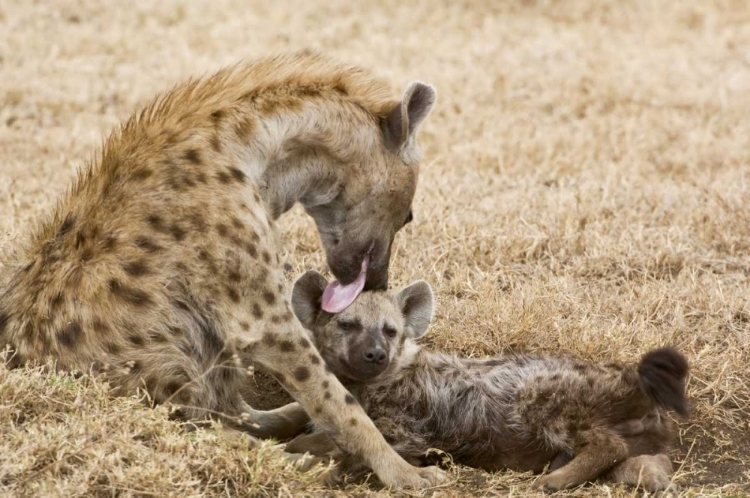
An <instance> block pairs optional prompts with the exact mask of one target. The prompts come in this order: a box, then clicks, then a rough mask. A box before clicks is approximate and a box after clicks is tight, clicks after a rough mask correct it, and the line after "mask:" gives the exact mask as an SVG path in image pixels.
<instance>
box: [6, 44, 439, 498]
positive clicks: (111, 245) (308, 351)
mask: <svg viewBox="0 0 750 498" xmlns="http://www.w3.org/2000/svg"><path fill="white" fill-rule="evenodd" d="M415 89H416V91H417V94H418V95H421V96H422V102H421V103H422V105H421V106H420V107H419V110H420V111H421V112H423V113H424V112H427V111H429V107H430V106H431V105H432V102H433V101H434V92H433V91H432V90H431V88H430V87H427V86H425V85H421V84H414V85H412V86H411V87H410V92H411V93H413V92H414V90H415ZM409 104H410V105H409V106H407V107H405V108H408V110H409V112H410V113H411V115H410V116H406V117H404V119H406V121H407V122H409V123H410V126H411V128H410V133H409V146H408V147H407V149H409V152H408V153H406V154H403V153H402V152H401V150H400V149H397V148H394V147H393V146H392V144H391V141H392V140H391V138H390V137H389V135H388V131H387V130H388V120H389V119H391V118H390V117H389V113H391V112H392V110H393V109H395V108H396V107H399V108H401V107H403V103H402V102H399V101H398V100H393V99H390V98H389V93H388V91H387V87H386V86H385V85H384V84H382V83H380V82H378V81H377V80H375V79H373V78H372V76H370V75H369V74H368V73H367V72H365V71H363V70H361V69H358V68H355V67H350V66H344V65H341V64H338V63H336V62H333V61H331V60H329V59H326V58H324V57H322V56H319V55H316V54H313V53H309V52H303V53H297V54H292V55H285V56H279V57H272V58H267V59H261V60H258V61H254V62H251V63H244V64H240V65H237V66H235V67H233V68H229V69H225V70H222V71H219V72H218V73H217V74H215V75H213V76H209V77H206V78H202V79H197V80H194V81H190V82H187V83H185V84H182V85H180V86H178V87H177V88H175V89H173V90H172V91H170V92H168V93H166V94H165V95H163V96H161V97H159V98H157V99H155V100H154V102H153V103H151V104H150V105H148V106H146V107H145V109H144V110H142V111H141V112H140V113H138V114H137V115H135V116H134V117H132V118H131V119H130V120H129V121H127V122H126V123H125V124H124V125H123V126H122V127H121V128H120V129H119V130H117V131H116V132H115V133H113V134H112V136H111V137H109V139H108V140H107V141H106V143H105V144H104V147H103V151H102V152H101V154H100V156H99V157H97V158H96V160H94V161H93V162H92V163H91V164H90V165H89V166H88V167H87V168H86V169H85V170H84V171H83V172H82V173H81V174H80V175H79V177H78V180H77V181H76V183H75V184H74V185H73V187H72V188H71V190H70V192H69V193H68V194H67V195H66V196H65V198H64V199H62V200H61V201H60V203H59V205H58V207H57V209H56V210H55V212H54V214H53V215H52V216H51V218H50V219H49V220H48V221H46V222H44V223H43V224H42V226H41V228H40V229H39V230H37V231H36V232H35V233H34V234H33V237H32V239H31V242H30V244H29V245H28V247H27V248H25V249H23V250H20V251H19V252H18V256H17V260H16V261H12V262H9V264H8V266H7V268H8V269H9V271H10V274H9V275H8V277H7V278H6V279H4V281H7V282H8V284H7V286H6V287H5V289H3V290H2V293H1V294H0V343H2V345H7V346H9V347H10V348H11V349H13V350H14V353H15V356H14V360H13V361H14V362H15V363H16V364H21V363H25V362H29V361H32V362H44V361H47V360H53V361H54V362H56V364H57V367H58V368H63V369H68V370H71V369H78V370H82V371H89V370H92V371H93V372H95V373H98V374H101V375H104V376H106V378H107V379H108V380H109V381H110V382H111V383H112V385H113V386H114V387H115V389H116V391H117V392H118V393H120V394H132V393H134V392H135V391H136V390H137V389H138V388H143V389H144V390H145V391H146V392H147V393H148V395H149V397H150V399H151V400H153V401H154V402H156V403H163V402H167V401H172V402H175V403H177V404H179V405H181V407H182V411H183V414H184V415H185V416H186V417H188V418H190V419H203V418H206V417H208V416H211V415H213V414H220V415H221V416H222V417H223V418H224V420H225V421H227V422H228V423H230V424H232V425H234V426H237V427H239V428H241V429H243V430H246V431H248V432H250V433H252V434H255V435H258V436H264V437H265V436H274V437H288V436H290V435H292V434H293V433H294V432H295V431H297V430H299V428H301V427H302V426H303V425H304V424H305V423H307V421H308V417H307V414H306V413H305V412H307V413H309V414H310V416H311V417H312V418H313V420H315V421H316V423H317V424H318V425H320V426H321V427H325V428H326V429H327V430H329V431H330V433H331V435H332V437H333V438H334V440H335V441H336V442H337V443H338V444H340V445H341V446H342V447H343V448H345V449H346V450H347V451H349V452H351V453H354V454H357V455H359V456H360V457H361V459H362V460H363V461H364V462H366V464H367V465H368V466H370V467H371V468H373V469H374V470H375V471H376V473H377V474H378V475H379V476H380V477H381V478H382V479H383V480H384V482H385V483H386V484H388V485H394V486H417V487H420V486H425V485H427V484H431V483H435V482H437V481H439V480H440V479H441V476H440V475H439V474H438V473H436V472H434V471H425V470H422V469H415V468H413V467H411V466H409V465H408V464H406V462H404V460H402V459H401V458H400V457H398V455H397V454H396V453H395V452H393V450H392V449H391V448H390V447H389V446H388V445H387V444H386V443H385V441H384V440H383V438H382V436H381V435H380V434H379V433H378V432H377V430H376V429H375V427H374V425H373V424H372V422H371V421H370V420H369V419H368V418H367V416H366V415H365V414H364V412H363V411H362V409H361V408H360V407H359V405H357V404H356V403H347V402H346V400H347V399H349V394H348V392H347V391H346V389H345V388H344V387H343V386H342V385H341V384H340V383H339V382H338V381H337V380H336V378H335V377H334V376H333V375H331V374H330V373H328V372H326V371H325V370H324V365H323V362H322V360H321V358H320V356H319V354H318V353H317V352H316V350H315V348H314V347H313V346H312V345H311V344H310V343H309V341H308V340H307V339H306V336H305V333H304V331H303V329H302V327H301V326H300V324H299V322H298V321H297V320H296V319H295V317H294V315H293V314H292V311H291V309H290V306H289V303H288V300H287V299H286V298H285V296H284V292H283V291H284V278H283V273H282V271H281V270H280V268H279V267H280V264H279V259H278V255H277V253H278V250H279V248H278V244H277V239H278V234H277V233H276V229H275V220H276V219H277V218H278V217H279V216H280V215H281V214H283V213H284V212H286V211H287V210H289V209H290V208H291V207H292V205H293V204H294V203H296V202H301V203H302V204H303V205H304V206H305V208H306V209H307V210H308V212H310V214H311V215H312V216H313V218H315V221H316V223H317V224H318V227H319V228H320V231H321V239H322V240H323V244H324V247H325V249H326V254H327V256H328V260H329V264H330V265H331V269H332V271H333V272H334V274H336V275H337V277H338V278H339V279H340V280H342V281H345V280H348V281H351V280H352V279H353V278H354V275H353V274H354V273H356V272H358V271H359V267H360V263H361V260H362V258H363V257H364V254H365V251H366V250H367V248H370V249H369V250H370V251H371V257H372V264H371V270H370V272H368V279H367V280H368V284H367V285H368V286H369V287H383V286H385V285H387V271H388V261H389V258H390V244H391V243H392V241H393V237H394V235H395V233H396V232H397V231H398V230H399V229H400V228H401V227H402V226H403V224H404V220H405V219H406V217H407V215H408V213H409V209H410V206H411V201H412V198H413V195H414V190H415V188H416V182H417V176H418V165H417V162H416V160H415V157H418V154H417V153H416V147H415V146H413V145H412V142H413V138H414V131H415V129H416V126H417V125H418V124H419V121H421V119H422V118H423V117H424V116H423V115H419V116H417V115H416V114H414V113H413V112H412V107H413V106H411V101H409ZM417 117H419V119H416V118H417ZM398 118H399V121H401V118H402V116H400V115H399V116H398ZM410 118H411V121H409V119H410ZM397 145H398V146H399V147H400V145H401V144H400V142H399V143H398V144H397ZM250 361H255V362H258V363H259V364H262V365H263V366H264V367H266V368H267V369H268V370H269V371H270V372H272V373H273V375H274V377H275V378H276V379H277V380H279V381H280V382H281V383H282V384H283V385H284V386H285V388H286V389H287V390H288V391H289V392H290V393H291V394H292V396H294V397H295V399H297V400H298V401H299V402H300V403H301V405H302V406H303V407H304V408H305V410H303V409H302V408H301V407H300V406H299V405H296V404H293V405H289V406H286V407H283V408H281V409H279V410H275V411H272V412H261V411H257V410H253V409H252V408H251V407H250V406H248V405H247V404H246V403H245V402H244V401H243V400H242V397H241V395H240V390H241V386H242V384H243V383H244V382H246V375H245V367H246V366H247V365H248V363H249V362H250ZM324 384H325V385H326V386H327V387H326V388H325V389H324V388H323V387H322V386H323V385H324ZM324 391H325V392H327V393H329V394H330V396H328V397H324V395H323V394H324Z"/></svg>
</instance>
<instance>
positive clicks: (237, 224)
mask: <svg viewBox="0 0 750 498" xmlns="http://www.w3.org/2000/svg"><path fill="white" fill-rule="evenodd" d="M232 225H234V228H236V229H237V230H242V229H243V228H245V225H243V224H242V220H240V219H239V218H237V217H236V216H234V217H233V218H232Z"/></svg>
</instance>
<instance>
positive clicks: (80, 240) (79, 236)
mask: <svg viewBox="0 0 750 498" xmlns="http://www.w3.org/2000/svg"><path fill="white" fill-rule="evenodd" d="M85 243H86V233H85V232H84V231H83V230H78V231H77V232H76V242H75V244H76V249H80V248H81V247H82V246H83V244H85Z"/></svg>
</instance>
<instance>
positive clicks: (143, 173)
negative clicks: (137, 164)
mask: <svg viewBox="0 0 750 498" xmlns="http://www.w3.org/2000/svg"><path fill="white" fill-rule="evenodd" d="M153 173H154V172H153V171H151V170H150V169H148V168H140V169H138V170H136V171H135V172H134V173H133V180H136V181H143V180H145V179H146V178H148V177H150V176H151V175H152V174H153Z"/></svg>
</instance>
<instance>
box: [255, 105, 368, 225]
mask: <svg viewBox="0 0 750 498" xmlns="http://www.w3.org/2000/svg"><path fill="white" fill-rule="evenodd" d="M342 116H345V117H346V118H345V119H342ZM258 128H259V131H258V132H257V133H256V135H255V137H254V143H253V144H252V146H251V147H250V148H249V149H250V150H251V151H252V156H251V157H249V158H247V160H246V161H244V163H245V165H246V167H245V172H246V173H247V174H248V176H249V177H250V178H251V179H253V180H254V181H255V183H256V184H257V185H258V187H259V189H260V196H261V198H262V199H263V201H264V203H265V205H266V206H267V208H268V211H269V215H270V216H271V218H272V219H274V220H275V219H277V218H278V217H279V216H281V215H282V214H284V213H285V212H287V211H289V210H290V209H291V208H292V207H293V206H294V205H295V204H296V203H298V202H299V203H301V204H302V205H304V206H305V207H306V208H310V207H315V206H320V205H325V204H328V203H330V202H331V201H333V200H334V199H335V198H336V197H337V196H338V194H339V192H340V191H341V189H342V188H343V186H344V185H345V184H346V183H347V182H349V181H351V180H352V176H353V174H354V171H353V170H352V169H351V168H348V167H347V164H352V163H356V162H357V160H356V158H357V156H364V157H366V156H367V155H368V151H370V150H372V148H373V147H374V146H375V145H376V144H375V138H376V136H377V135H376V133H375V132H376V128H375V127H374V125H373V124H372V123H371V122H368V121H367V119H366V117H365V116H362V115H360V113H356V112H351V109H348V108H347V104H342V103H339V102H335V101H331V102H326V103H325V104H319V103H314V102H306V103H304V104H303V105H302V106H301V108H299V109H295V110H293V111H289V110H284V111H279V112H277V113H276V114H274V115H271V116H268V117H265V118H264V119H263V122H262V126H259V127H258ZM341 130H345V133H347V135H346V136H342V131H341ZM348 131H351V133H349V132H348Z"/></svg>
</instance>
